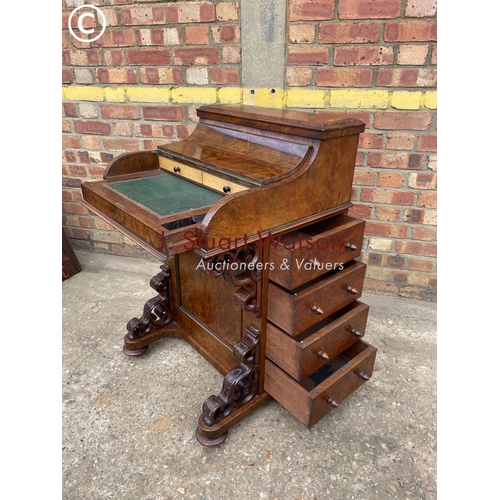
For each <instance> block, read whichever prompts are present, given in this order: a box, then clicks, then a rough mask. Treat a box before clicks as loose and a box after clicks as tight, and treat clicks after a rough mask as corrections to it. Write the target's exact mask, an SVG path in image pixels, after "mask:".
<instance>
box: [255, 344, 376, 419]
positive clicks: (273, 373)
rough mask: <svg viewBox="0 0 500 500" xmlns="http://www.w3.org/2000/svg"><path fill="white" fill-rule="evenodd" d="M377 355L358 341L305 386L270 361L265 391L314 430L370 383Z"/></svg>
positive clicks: (305, 383) (304, 383) (324, 367)
mask: <svg viewBox="0 0 500 500" xmlns="http://www.w3.org/2000/svg"><path fill="white" fill-rule="evenodd" d="M376 354H377V349H376V348H375V347H373V346H371V345H370V344H367V343H366V342H364V341H363V340H358V342H356V343H355V344H354V345H352V346H351V347H349V348H348V349H346V350H345V351H343V352H342V353H341V354H340V355H339V356H337V357H335V358H334V359H333V360H332V361H331V362H330V363H328V364H326V365H324V366H322V367H321V368H320V369H319V370H317V371H316V372H314V373H313V374H312V375H311V376H309V377H308V378H306V379H304V380H302V382H297V381H296V380H294V379H293V378H292V377H290V376H289V375H287V374H286V373H285V372H284V371H283V370H281V369H280V368H279V367H278V366H276V365H275V364H274V363H273V362H272V361H271V360H269V359H266V364H265V371H266V379H265V382H264V390H265V391H266V392H268V393H269V394H270V395H271V396H272V397H273V398H274V399H276V401H278V402H279V403H280V404H281V405H283V406H284V407H285V408H286V409H287V410H288V411H289V412H290V413H292V414H293V415H295V417H297V419H298V420H300V421H301V422H302V423H303V424H304V425H306V426H307V427H309V428H310V427H312V426H313V425H315V424H316V423H318V422H319V421H320V420H321V419H322V418H323V417H324V416H326V415H327V414H328V413H330V412H331V411H332V410H333V409H334V408H336V407H337V406H338V405H339V404H340V403H341V402H342V401H343V400H344V399H346V398H347V397H348V396H349V395H350V394H352V393H353V392H354V391H355V390H356V389H358V388H359V387H360V386H361V385H363V384H364V383H365V382H366V381H367V380H369V378H370V377H371V375H372V373H373V366H374V364H375V356H376Z"/></svg>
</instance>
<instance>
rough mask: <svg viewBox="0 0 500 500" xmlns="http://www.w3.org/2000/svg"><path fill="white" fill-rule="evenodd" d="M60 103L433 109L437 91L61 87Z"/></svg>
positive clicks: (435, 103)
mask: <svg viewBox="0 0 500 500" xmlns="http://www.w3.org/2000/svg"><path fill="white" fill-rule="evenodd" d="M63 100H67V101H93V102H101V101H106V102H127V101H128V102H141V103H157V104H158V103H162V104H216V103H220V104H233V103H234V104H238V103H243V104H251V105H254V106H266V107H270V108H285V107H288V108H310V109H325V108H329V109H366V110H377V109H396V110H415V111H416V110H426V109H437V91H435V90H428V91H411V90H408V91H406V90H405V91H402V90H380V89H304V88H297V87H295V88H292V89H288V90H281V89H271V88H258V89H248V88H240V87H222V88H216V87H172V88H170V87H166V86H161V87H155V86H147V87H146V86H120V87H99V86H83V85H80V86H78V85H69V86H64V87H63Z"/></svg>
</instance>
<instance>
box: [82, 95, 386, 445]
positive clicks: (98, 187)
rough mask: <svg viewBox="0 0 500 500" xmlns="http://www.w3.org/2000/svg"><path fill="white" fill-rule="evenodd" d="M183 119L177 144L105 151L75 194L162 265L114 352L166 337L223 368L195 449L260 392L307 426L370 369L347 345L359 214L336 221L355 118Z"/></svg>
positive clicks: (229, 115) (351, 156) (364, 352)
mask: <svg viewBox="0 0 500 500" xmlns="http://www.w3.org/2000/svg"><path fill="white" fill-rule="evenodd" d="M197 113H198V117H199V123H198V125H197V127H196V129H195V130H194V132H193V133H192V134H191V136H190V137H188V138H187V139H184V140H182V141H178V142H173V143H169V144H165V145H162V146H159V147H158V148H157V149H156V150H155V151H141V152H135V153H127V154H123V155H121V156H118V157H117V158H116V159H114V160H113V161H112V162H111V163H110V165H109V166H108V168H107V170H106V173H105V175H104V179H103V180H102V181H98V182H92V183H84V184H83V185H82V192H83V199H84V201H83V203H84V205H85V206H86V207H87V208H89V209H90V210H91V211H93V212H95V213H96V214H97V215H99V216H100V217H102V218H103V219H104V220H105V221H107V222H108V223H109V224H111V225H112V226H113V227H115V228H116V229H118V230H119V231H121V232H122V233H123V234H125V235H127V236H128V237H129V238H131V239H132V240H133V241H135V242H136V243H137V244H139V245H140V246H142V247H143V248H145V249H146V250H147V251H148V252H150V253H151V254H152V255H154V256H155V257H157V258H158V259H160V260H161V261H162V263H161V265H160V272H159V273H158V274H157V275H156V276H154V277H153V278H152V279H151V287H152V288H153V289H154V290H155V292H156V293H157V295H156V296H154V297H153V298H152V299H150V300H149V301H147V302H146V304H145V305H144V311H143V313H142V316H140V317H136V318H132V319H131V320H130V321H129V322H128V324H127V334H126V335H125V339H124V348H123V350H124V352H125V354H127V355H129V356H137V355H140V354H142V353H144V352H145V351H146V350H147V348H148V346H149V345H150V344H151V343H153V342H155V341H157V340H159V339H161V338H164V337H169V336H170V337H180V338H183V339H185V340H186V341H188V342H189V343H190V344H191V345H192V346H193V347H194V348H195V349H196V350H197V351H198V352H199V353H200V354H202V355H203V356H204V357H205V358H206V359H207V360H208V361H209V362H210V363H212V365H213V366H215V367H216V368H217V369H218V370H219V371H220V372H222V373H223V374H224V376H225V377H224V382H223V387H222V390H221V391H220V393H219V394H218V395H213V396H210V397H209V398H208V399H207V400H206V401H205V402H204V404H203V408H202V413H201V415H200V418H199V421H198V428H197V430H196V436H197V438H198V440H199V441H200V443H202V444H204V445H207V446H214V445H217V444H220V443H222V442H223V441H224V440H225V439H226V436H227V432H228V429H230V428H231V427H232V426H234V425H235V424H236V423H237V422H239V421H240V420H241V419H243V418H244V417H246V416H247V415H248V414H250V413H251V412H253V411H254V410H255V409H257V408H258V407H259V406H260V405H261V404H263V403H264V402H266V401H267V400H268V399H269V398H270V397H273V398H275V399H276V400H277V401H279V402H280V403H281V404H282V405H283V406H284V407H285V408H287V409H288V410H289V411H290V412H291V413H292V414H293V415H295V417H296V418H298V419H299V420H300V421H301V422H302V423H304V424H305V425H306V426H309V427H311V426H312V425H314V424H315V423H316V422H318V421H319V420H320V419H321V418H323V417H324V416H325V415H327V414H328V413H329V412H330V411H332V410H333V409H334V408H335V407H336V406H338V405H339V404H340V403H341V401H342V400H344V399H345V398H346V397H348V396H349V394H351V393H352V392H353V391H354V390H356V389H357V388H358V387H359V386H360V385H361V384H363V383H364V382H365V381H366V380H368V379H369V378H370V376H371V374H372V370H373V365H374V361H375V354H376V349H375V348H374V347H372V346H370V345H369V344H367V343H366V342H365V341H364V340H361V338H362V337H364V332H365V327H366V322H367V317H368V306H366V305H365V304H363V303H362V302H360V301H359V300H358V299H359V297H360V296H361V292H362V288H363V279H364V274H365V265H364V264H363V263H360V262H357V261H356V260H355V258H356V257H358V256H359V255H360V252H361V246H362V240H363V231H364V221H361V220H357V219H354V218H352V217H349V216H348V215H347V210H348V209H349V207H350V206H351V205H352V204H351V202H350V198H351V186H352V179H353V174H354V164H355V158H356V151H357V144H358V139H359V134H360V133H361V132H362V131H363V130H364V124H363V123H362V122H360V121H359V120H355V119H343V120H339V119H337V118H334V117H333V115H332V114H330V113H328V112H318V113H308V112H298V111H289V110H277V109H266V108H258V107H252V106H240V105H229V106H222V105H221V106H203V107H201V108H199V109H198V110H197ZM165 385H166V387H167V386H168V380H166V381H165Z"/></svg>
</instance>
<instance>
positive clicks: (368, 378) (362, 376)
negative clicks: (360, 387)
mask: <svg viewBox="0 0 500 500" xmlns="http://www.w3.org/2000/svg"><path fill="white" fill-rule="evenodd" d="M358 377H360V378H362V379H363V380H370V376H369V375H367V374H366V373H365V372H359V373H358Z"/></svg>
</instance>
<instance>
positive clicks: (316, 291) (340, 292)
mask: <svg viewBox="0 0 500 500" xmlns="http://www.w3.org/2000/svg"><path fill="white" fill-rule="evenodd" d="M365 269H366V265H365V264H363V263H362V262H356V261H354V262H350V263H349V264H347V265H346V267H345V268H344V269H343V270H342V271H335V272H333V273H330V274H328V275H325V276H323V277H320V278H316V280H313V281H312V282H310V283H308V284H307V285H303V286H301V287H299V288H296V289H294V290H291V291H288V290H284V289H283V288H281V287H279V286H277V285H275V284H273V283H269V300H268V312H267V318H268V319H269V321H271V322H272V323H274V324H275V325H276V326H279V327H280V328H281V329H282V330H284V331H285V332H287V333H289V334H290V335H292V336H294V337H295V336H296V335H298V334H299V333H302V332H303V331H304V330H306V329H307V328H309V327H311V326H312V325H315V324H316V323H319V322H320V321H321V320H323V319H324V318H327V317H328V316H329V315H330V314H333V313H334V312H336V311H338V310H339V309H342V307H345V306H346V305H348V304H350V303H351V302H354V301H355V300H357V299H358V298H359V297H361V294H362V291H363V281H364V277H365Z"/></svg>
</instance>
